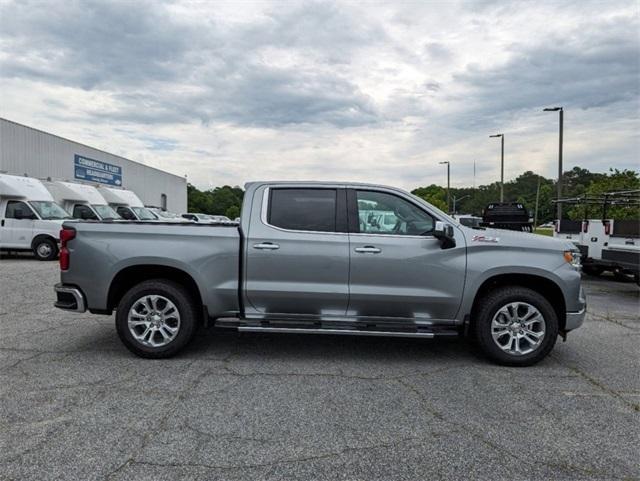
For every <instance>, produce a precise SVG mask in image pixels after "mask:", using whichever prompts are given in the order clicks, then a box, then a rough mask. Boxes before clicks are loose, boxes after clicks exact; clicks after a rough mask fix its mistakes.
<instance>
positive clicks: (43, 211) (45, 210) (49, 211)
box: [29, 200, 71, 220]
mask: <svg viewBox="0 0 640 481" xmlns="http://www.w3.org/2000/svg"><path fill="white" fill-rule="evenodd" d="M29 204H31V207H33V208H34V209H35V210H36V212H37V213H38V215H39V216H40V218H42V219H44V220H53V219H71V216H70V215H69V213H68V212H67V211H66V210H64V209H63V208H62V207H60V206H59V205H58V204H56V203H55V202H50V201H48V200H36V201H31V202H29Z"/></svg>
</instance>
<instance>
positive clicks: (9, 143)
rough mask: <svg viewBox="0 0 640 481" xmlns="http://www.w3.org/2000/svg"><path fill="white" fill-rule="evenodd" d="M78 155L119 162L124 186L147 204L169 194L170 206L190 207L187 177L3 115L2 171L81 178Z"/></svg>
mask: <svg viewBox="0 0 640 481" xmlns="http://www.w3.org/2000/svg"><path fill="white" fill-rule="evenodd" d="M76 155H81V156H84V157H88V158H90V159H94V160H98V161H101V162H107V163H109V164H112V165H116V166H119V167H120V168H121V169H122V187H124V188H125V189H129V190H132V191H134V192H135V193H136V194H138V197H140V199H141V200H142V201H143V202H144V203H145V205H154V206H160V205H161V196H162V194H165V195H166V196H167V209H168V210H170V211H173V212H186V211H187V180H186V179H185V178H184V177H180V176H178V175H173V174H170V173H168V172H164V171H162V170H159V169H156V168H153V167H149V166H146V165H144V164H140V163H138V162H134V161H132V160H129V159H125V158H124V157H120V156H117V155H113V154H109V153H108V152H103V151H102V150H98V149H94V148H92V147H88V146H86V145H82V144H79V143H77V142H73V141H71V140H67V139H64V138H62V137H58V136H56V135H52V134H48V133H46V132H42V131H40V130H37V129H33V128H31V127H27V126H25V125H21V124H17V123H15V122H11V121H10V120H6V119H2V118H0V172H2V171H4V172H6V173H7V174H13V175H24V174H27V175H28V176H29V177H36V178H39V179H45V178H47V177H51V179H53V180H68V181H70V182H81V181H80V180H78V179H76V178H74V171H75V167H74V158H75V156H76ZM87 183H91V184H92V185H97V184H95V183H92V182H87Z"/></svg>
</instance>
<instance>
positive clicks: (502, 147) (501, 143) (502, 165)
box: [489, 134, 504, 202]
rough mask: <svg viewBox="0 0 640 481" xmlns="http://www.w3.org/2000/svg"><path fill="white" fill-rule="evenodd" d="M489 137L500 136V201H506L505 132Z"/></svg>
mask: <svg viewBox="0 0 640 481" xmlns="http://www.w3.org/2000/svg"><path fill="white" fill-rule="evenodd" d="M489 137H500V202H504V134H495V135H490V136H489Z"/></svg>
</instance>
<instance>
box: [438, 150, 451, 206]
mask: <svg viewBox="0 0 640 481" xmlns="http://www.w3.org/2000/svg"><path fill="white" fill-rule="evenodd" d="M438 163H439V164H447V214H448V213H449V212H451V209H450V206H451V204H450V202H449V188H450V187H451V182H450V181H451V175H450V174H451V171H450V170H449V167H451V164H449V161H448V160H445V161H443V162H438Z"/></svg>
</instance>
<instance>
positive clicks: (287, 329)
mask: <svg viewBox="0 0 640 481" xmlns="http://www.w3.org/2000/svg"><path fill="white" fill-rule="evenodd" d="M238 331H240V332H281V333H287V334H338V335H343V336H383V337H422V338H433V337H435V336H436V335H435V333H433V332H398V331H362V330H358V329H309V328H302V327H301V328H296V327H261V326H238ZM443 334H444V333H443ZM438 335H440V333H438Z"/></svg>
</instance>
